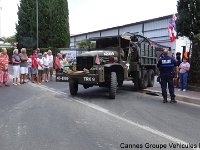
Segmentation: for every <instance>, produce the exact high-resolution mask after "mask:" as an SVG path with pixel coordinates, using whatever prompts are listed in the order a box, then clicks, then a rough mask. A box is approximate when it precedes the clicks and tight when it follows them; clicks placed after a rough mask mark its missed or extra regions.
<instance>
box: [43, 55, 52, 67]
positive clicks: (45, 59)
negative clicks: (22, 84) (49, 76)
mask: <svg viewBox="0 0 200 150" xmlns="http://www.w3.org/2000/svg"><path fill="white" fill-rule="evenodd" d="M42 59H43V63H44V68H49V64H50V61H49V58H48V57H43V58H42Z"/></svg>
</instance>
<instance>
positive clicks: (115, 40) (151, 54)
mask: <svg viewBox="0 0 200 150" xmlns="http://www.w3.org/2000/svg"><path fill="white" fill-rule="evenodd" d="M90 40H91V42H94V43H95V45H96V48H95V49H88V51H87V52H84V53H82V54H80V55H78V56H77V58H76V70H67V71H66V74H67V75H68V77H69V90H70V93H71V95H73V96H74V95H76V94H77V92H78V84H81V85H83V87H84V88H85V89H87V88H89V87H93V86H99V87H107V88H108V93H109V97H110V98H111V99H115V96H116V92H117V88H118V87H120V86H123V81H125V80H128V81H132V82H133V83H134V86H135V88H137V89H144V88H147V87H152V86H153V85H154V76H155V72H156V64H157V54H156V49H155V47H154V46H151V43H150V41H149V40H148V39H147V38H145V37H143V36H141V35H136V34H132V33H124V34H122V35H121V36H112V37H101V38H92V39H90Z"/></svg>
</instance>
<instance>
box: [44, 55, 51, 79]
mask: <svg viewBox="0 0 200 150" xmlns="http://www.w3.org/2000/svg"><path fill="white" fill-rule="evenodd" d="M43 63H44V81H46V82H48V81H49V76H48V74H49V64H50V61H49V58H48V57H47V52H45V53H44V57H43Z"/></svg>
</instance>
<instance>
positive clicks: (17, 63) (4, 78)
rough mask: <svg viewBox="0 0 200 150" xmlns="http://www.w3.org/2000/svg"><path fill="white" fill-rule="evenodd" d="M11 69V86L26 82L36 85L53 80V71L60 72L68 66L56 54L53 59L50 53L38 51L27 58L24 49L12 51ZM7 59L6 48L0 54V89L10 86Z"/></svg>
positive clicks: (63, 59) (64, 59) (64, 57)
mask: <svg viewBox="0 0 200 150" xmlns="http://www.w3.org/2000/svg"><path fill="white" fill-rule="evenodd" d="M11 63H12V67H13V74H12V77H13V85H14V86H17V85H21V84H25V83H27V82H28V81H31V82H32V83H36V84H42V82H49V81H52V80H53V71H54V70H55V71H62V70H63V67H64V66H65V65H66V64H68V61H67V58H66V56H65V55H63V54H60V53H58V54H57V55H56V56H55V58H54V56H53V55H52V51H51V50H50V49H49V50H48V51H47V52H43V53H41V52H40V49H37V50H34V51H33V52H32V53H31V54H30V55H29V56H28V54H27V52H26V48H22V49H21V51H20V52H19V50H18V49H14V50H13V55H12V60H11ZM8 64H9V57H8V55H7V50H6V48H3V49H2V51H1V53H0V87H2V86H3V84H5V86H10V84H9V83H8V82H9V73H8V71H9V65H8Z"/></svg>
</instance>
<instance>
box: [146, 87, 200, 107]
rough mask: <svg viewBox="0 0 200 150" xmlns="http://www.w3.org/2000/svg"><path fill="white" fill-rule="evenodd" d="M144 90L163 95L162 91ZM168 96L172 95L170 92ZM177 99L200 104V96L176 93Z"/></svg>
mask: <svg viewBox="0 0 200 150" xmlns="http://www.w3.org/2000/svg"><path fill="white" fill-rule="evenodd" d="M143 91H146V92H152V93H157V94H159V96H162V92H161V91H157V90H152V89H144V90H143ZM168 97H170V95H169V94H168ZM176 100H178V101H182V102H186V103H192V104H196V105H200V98H197V97H191V96H183V95H180V94H176Z"/></svg>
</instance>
